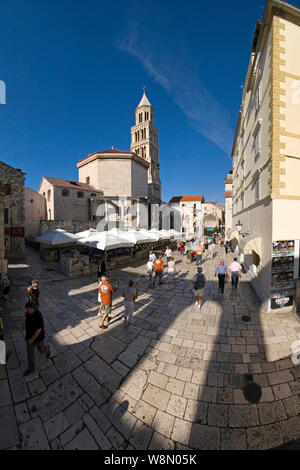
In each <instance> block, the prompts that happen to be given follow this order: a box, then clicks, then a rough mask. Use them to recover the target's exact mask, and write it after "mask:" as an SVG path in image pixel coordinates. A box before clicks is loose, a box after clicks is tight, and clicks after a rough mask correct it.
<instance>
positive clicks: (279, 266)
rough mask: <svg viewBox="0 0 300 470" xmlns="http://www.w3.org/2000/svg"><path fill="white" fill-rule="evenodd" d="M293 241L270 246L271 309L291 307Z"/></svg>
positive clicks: (293, 267) (274, 243) (277, 242)
mask: <svg viewBox="0 0 300 470" xmlns="http://www.w3.org/2000/svg"><path fill="white" fill-rule="evenodd" d="M294 270H295V241H294V240H281V241H276V242H273V245H272V269H271V272H272V281H271V282H272V293H271V308H272V309H278V308H283V307H289V306H292V305H293V303H294V289H295V286H296V285H295V279H294V277H295V276H294Z"/></svg>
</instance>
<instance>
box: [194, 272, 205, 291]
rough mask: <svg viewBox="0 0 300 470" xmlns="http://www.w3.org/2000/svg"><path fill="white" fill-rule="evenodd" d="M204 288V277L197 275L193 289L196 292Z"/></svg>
mask: <svg viewBox="0 0 300 470" xmlns="http://www.w3.org/2000/svg"><path fill="white" fill-rule="evenodd" d="M204 287H205V277H204V275H203V274H198V275H197V279H196V282H195V285H194V289H195V290H198V289H203V288H204Z"/></svg>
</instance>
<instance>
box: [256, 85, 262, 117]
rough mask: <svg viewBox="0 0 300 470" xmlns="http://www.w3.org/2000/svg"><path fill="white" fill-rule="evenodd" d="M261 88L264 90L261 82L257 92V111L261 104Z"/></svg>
mask: <svg viewBox="0 0 300 470" xmlns="http://www.w3.org/2000/svg"><path fill="white" fill-rule="evenodd" d="M261 90H262V85H261V82H260V83H259V85H258V87H257V89H256V93H255V111H256V112H257V111H258V110H259V108H260V105H261Z"/></svg>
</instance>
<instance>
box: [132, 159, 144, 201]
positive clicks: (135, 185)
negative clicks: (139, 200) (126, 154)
mask: <svg viewBox="0 0 300 470" xmlns="http://www.w3.org/2000/svg"><path fill="white" fill-rule="evenodd" d="M131 171H132V174H131V195H132V197H147V195H148V188H147V171H148V170H147V168H146V167H145V166H143V165H141V164H139V163H137V162H136V161H134V160H131Z"/></svg>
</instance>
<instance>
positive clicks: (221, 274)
mask: <svg viewBox="0 0 300 470" xmlns="http://www.w3.org/2000/svg"><path fill="white" fill-rule="evenodd" d="M217 274H218V278H219V290H221V292H222V294H224V284H225V277H226V275H227V266H226V264H225V262H224V260H223V259H221V260H220V263H219V264H218V266H217V268H216V272H215V277H217Z"/></svg>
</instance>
